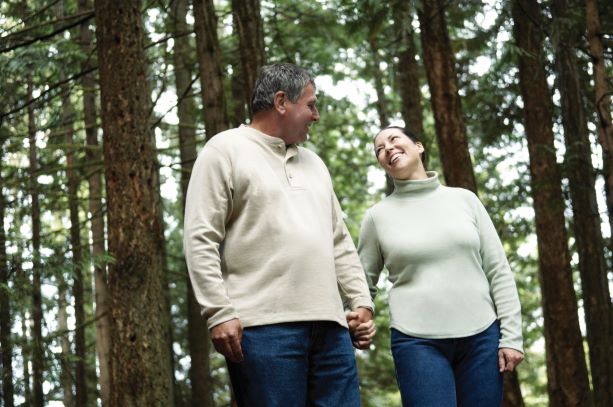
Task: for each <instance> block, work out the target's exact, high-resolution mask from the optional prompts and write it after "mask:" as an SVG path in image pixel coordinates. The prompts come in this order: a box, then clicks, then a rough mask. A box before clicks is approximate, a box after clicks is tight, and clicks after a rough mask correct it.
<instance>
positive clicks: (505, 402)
mask: <svg viewBox="0 0 613 407" xmlns="http://www.w3.org/2000/svg"><path fill="white" fill-rule="evenodd" d="M503 378H504V386H503V388H504V397H503V399H502V407H524V405H525V404H524V398H523V396H522V394H521V387H519V379H518V377H517V371H514V372H505V373H504V376H503Z"/></svg>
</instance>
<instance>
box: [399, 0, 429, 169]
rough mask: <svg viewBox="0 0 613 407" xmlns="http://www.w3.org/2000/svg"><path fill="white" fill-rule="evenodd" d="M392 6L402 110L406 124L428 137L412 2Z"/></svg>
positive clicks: (401, 0) (421, 135)
mask: <svg viewBox="0 0 613 407" xmlns="http://www.w3.org/2000/svg"><path fill="white" fill-rule="evenodd" d="M392 7H393V15H394V25H393V27H394V42H395V53H396V58H398V62H397V63H396V66H395V68H396V78H397V82H398V92H399V93H400V107H401V109H400V110H401V112H402V118H403V119H404V122H405V125H406V127H408V128H409V129H411V130H412V131H413V132H415V133H416V134H418V135H419V137H420V138H421V139H424V137H425V134H424V115H423V111H422V106H421V91H420V84H419V76H420V75H419V65H418V64H417V61H416V59H415V57H416V55H417V53H416V51H415V39H414V38H413V37H414V35H413V28H412V26H411V20H412V18H411V7H410V3H409V2H407V1H404V0H395V1H394V3H393V4H392ZM424 141H426V140H424ZM424 164H427V163H424Z"/></svg>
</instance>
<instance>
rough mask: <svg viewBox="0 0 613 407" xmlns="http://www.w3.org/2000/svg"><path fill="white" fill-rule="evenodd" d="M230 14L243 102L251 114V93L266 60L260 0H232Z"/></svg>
mask: <svg viewBox="0 0 613 407" xmlns="http://www.w3.org/2000/svg"><path fill="white" fill-rule="evenodd" d="M232 15H233V17H234V27H235V28H236V31H237V34H238V44H239V52H240V56H241V72H242V74H243V83H244V91H243V94H244V97H245V100H244V101H243V103H244V105H246V106H247V109H248V111H249V114H250V115H251V94H252V93H253V87H254V86H255V80H256V78H257V74H258V71H259V69H260V68H261V67H262V65H264V63H265V61H266V54H265V53H264V27H263V24H262V17H261V16H260V0H232Z"/></svg>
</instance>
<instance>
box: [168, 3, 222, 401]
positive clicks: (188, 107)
mask: <svg viewBox="0 0 613 407" xmlns="http://www.w3.org/2000/svg"><path fill="white" fill-rule="evenodd" d="M186 14H187V0H175V3H174V4H173V8H172V27H173V32H174V33H180V32H185V31H187V30H188V25H187V23H186V21H185V17H186ZM190 61H191V58H190V46H189V41H188V39H187V37H177V38H176V39H175V48H174V53H173V64H174V66H175V81H176V83H175V84H176V89H177V97H178V98H179V101H178V116H179V150H180V157H181V193H182V201H183V206H185V195H186V192H187V185H188V183H189V177H190V175H191V170H192V166H193V164H194V161H195V160H196V156H197V152H196V106H195V103H194V99H193V98H192V97H186V95H187V94H188V92H189V90H190V88H191V76H192V75H191V72H190V69H189V67H190V66H192V64H191V63H190ZM182 270H183V276H184V278H185V285H186V287H187V329H188V336H187V341H188V344H189V354H190V358H191V366H190V370H189V378H190V383H191V390H192V392H191V405H192V406H194V407H196V406H203V407H213V405H214V404H213V381H212V378H211V375H210V366H209V353H210V347H211V345H210V338H209V335H208V330H207V327H206V322H205V320H204V318H203V317H202V315H201V314H200V306H199V305H198V303H197V301H196V298H195V296H194V291H193V289H192V285H191V283H190V281H189V276H188V274H187V266H186V265H185V263H182Z"/></svg>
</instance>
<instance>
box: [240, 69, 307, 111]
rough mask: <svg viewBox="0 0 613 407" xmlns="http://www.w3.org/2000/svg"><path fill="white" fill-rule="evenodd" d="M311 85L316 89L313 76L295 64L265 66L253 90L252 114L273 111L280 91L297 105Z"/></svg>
mask: <svg viewBox="0 0 613 407" xmlns="http://www.w3.org/2000/svg"><path fill="white" fill-rule="evenodd" d="M309 83H310V84H311V85H313V87H315V80H314V79H313V77H312V76H311V74H310V73H309V72H308V71H306V70H304V69H302V68H300V67H298V66H296V65H294V64H288V63H280V64H272V65H264V66H263V67H262V68H260V72H259V75H258V79H257V80H256V82H255V87H254V88H253V95H252V97H251V112H252V113H253V114H255V113H257V112H261V111H264V110H268V109H272V108H273V107H274V105H275V93H277V92H278V91H283V92H285V94H286V96H287V97H288V99H289V100H291V101H292V103H296V101H297V100H298V98H299V97H300V95H302V91H303V90H304V88H305V86H307V85H308V84H309Z"/></svg>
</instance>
